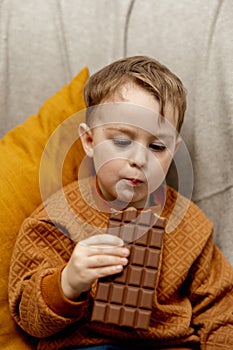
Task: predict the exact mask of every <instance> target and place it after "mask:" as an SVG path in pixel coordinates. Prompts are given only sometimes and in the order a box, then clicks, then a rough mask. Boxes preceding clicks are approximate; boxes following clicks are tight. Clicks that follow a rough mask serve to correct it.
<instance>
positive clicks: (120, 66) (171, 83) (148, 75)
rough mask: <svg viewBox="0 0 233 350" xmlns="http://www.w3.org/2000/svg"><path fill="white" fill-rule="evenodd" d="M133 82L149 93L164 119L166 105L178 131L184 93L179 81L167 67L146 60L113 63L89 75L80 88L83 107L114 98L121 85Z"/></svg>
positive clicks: (143, 57) (131, 59)
mask: <svg viewBox="0 0 233 350" xmlns="http://www.w3.org/2000/svg"><path fill="white" fill-rule="evenodd" d="M129 81H133V82H134V83H136V84H137V85H139V86H141V87H143V88H144V89H145V90H146V91H148V92H149V93H151V94H152V95H153V96H154V97H155V99H156V100H157V101H158V102H159V104H160V114H161V115H163V116H164V110H165V108H166V105H167V103H170V104H171V105H172V106H173V107H174V110H175V109H177V111H178V123H177V130H178V131H180V129H181V126H182V123H183V119H184V113H185V110H186V90H185V88H184V86H183V84H182V82H181V80H180V79H179V78H178V77H177V76H176V75H175V74H174V73H172V72H171V71H170V70H169V69H168V68H167V67H165V66H164V65H162V64H161V63H159V62H158V61H157V60H155V59H153V58H150V57H147V56H133V57H126V58H122V59H120V60H117V61H115V62H113V63H111V64H109V65H107V66H106V67H104V68H102V69H101V70H99V71H98V72H97V73H95V74H93V75H92V76H91V77H90V78H89V80H88V82H87V83H86V85H85V88H84V98H85V102H86V106H87V107H91V106H95V105H98V104H100V103H102V102H104V101H106V100H107V99H109V97H111V96H114V94H115V93H116V92H118V91H119V88H120V87H122V85H124V84H126V83H127V82H129Z"/></svg>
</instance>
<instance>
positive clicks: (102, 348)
mask: <svg viewBox="0 0 233 350" xmlns="http://www.w3.org/2000/svg"><path fill="white" fill-rule="evenodd" d="M72 350H130V348H127V347H124V346H118V345H108V344H105V345H93V346H85V347H81V348H73V349H72Z"/></svg>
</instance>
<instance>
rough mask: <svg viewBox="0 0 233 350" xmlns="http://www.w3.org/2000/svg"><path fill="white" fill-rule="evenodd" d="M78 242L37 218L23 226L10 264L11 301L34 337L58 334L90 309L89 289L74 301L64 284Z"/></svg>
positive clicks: (15, 315)
mask: <svg viewBox="0 0 233 350" xmlns="http://www.w3.org/2000/svg"><path fill="white" fill-rule="evenodd" d="M74 246H75V244H74V243H73V242H72V241H71V240H70V239H69V238H68V237H66V235H65V234H64V233H62V232H61V231H60V230H59V229H57V228H56V227H55V226H53V225H51V224H49V223H47V222H43V221H39V220H38V219H36V218H28V219H26V220H25V222H24V223H23V225H22V227H21V230H20V232H19V235H18V237H17V241H16V244H15V248H14V251H13V255H12V261H11V266H10V276H9V305H10V311H11V314H12V316H13V318H14V319H15V321H16V322H17V323H18V325H19V326H20V327H21V328H22V329H24V330H25V331H26V332H27V333H29V334H31V335H32V336H34V337H38V338H44V337H48V336H50V335H52V334H55V333H57V332H59V331H61V330H62V329H64V328H65V327H67V326H68V325H70V324H72V323H74V322H76V321H78V320H80V319H81V318H84V317H85V316H86V314H87V312H88V305H89V302H90V299H89V295H88V293H87V294H85V295H82V297H81V299H80V300H78V301H77V302H76V301H75V302H74V301H70V300H69V299H67V298H66V297H65V296H64V295H63V293H62V289H61V285H60V276H61V271H62V269H63V268H64V266H65V264H66V263H67V261H68V260H69V257H70V255H71V253H72V251H73V248H74Z"/></svg>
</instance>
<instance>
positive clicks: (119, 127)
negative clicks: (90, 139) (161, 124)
mask: <svg viewBox="0 0 233 350" xmlns="http://www.w3.org/2000/svg"><path fill="white" fill-rule="evenodd" d="M107 131H120V132H123V133H127V134H128V135H130V136H133V135H135V131H133V130H132V129H130V127H128V126H127V125H114V126H107ZM151 135H152V136H153V137H155V138H156V139H168V138H174V135H171V134H169V133H167V134H164V133H163V134H162V133H159V132H158V133H156V135H154V134H151Z"/></svg>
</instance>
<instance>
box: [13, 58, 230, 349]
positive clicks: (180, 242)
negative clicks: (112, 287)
mask: <svg viewBox="0 0 233 350" xmlns="http://www.w3.org/2000/svg"><path fill="white" fill-rule="evenodd" d="M84 93H85V101H86V104H87V107H88V109H87V113H86V116H87V119H86V123H83V124H81V125H80V127H79V133H80V137H81V140H82V144H83V148H84V150H85V152H86V154H87V156H88V157H90V158H92V159H93V163H94V168H95V172H96V174H95V176H91V177H90V178H87V179H82V180H80V181H78V182H74V183H72V184H70V185H68V186H67V187H66V188H64V189H63V190H61V191H59V192H58V193H56V194H55V195H53V196H52V197H51V198H50V199H48V201H47V202H46V203H44V204H43V205H41V206H40V207H39V208H38V209H37V210H36V211H35V212H34V213H33V214H32V215H31V217H30V218H28V219H27V220H25V222H24V223H23V226H22V228H21V231H20V233H19V236H18V239H17V242H16V246H15V249H14V252H13V256H12V264H11V270H10V282H9V302H10V309H11V312H12V315H13V317H14V319H15V320H16V322H17V323H18V324H19V325H20V326H21V327H22V328H23V329H24V330H25V331H26V332H28V333H29V334H31V335H32V336H34V337H37V338H39V343H38V349H83V348H85V349H89V348H90V349H134V348H139V349H141V348H146V349H165V348H166V349H181V348H182V349H199V348H200V349H207V350H208V349H209V350H212V349H224V350H226V349H232V346H233V335H232V329H233V306H232V305H233V292H232V286H233V270H232V268H231V266H230V265H229V264H228V263H227V262H226V260H225V259H224V257H223V256H222V254H221V253H220V252H219V250H218V249H217V247H216V246H215V245H214V243H213V229H212V224H211V223H210V222H209V220H208V219H207V218H206V217H205V215H204V214H203V213H202V212H201V211H200V210H199V209H198V208H197V207H196V206H195V205H194V204H193V203H191V202H189V201H188V200H187V199H185V198H183V197H180V196H178V194H177V193H176V192H175V191H174V190H172V189H171V188H168V187H166V186H164V185H163V183H162V182H163V180H164V178H165V176H166V174H167V171H168V169H169V165H170V163H171V160H172V156H173V155H174V153H175V151H176V149H177V148H178V147H179V142H180V140H179V136H178V133H179V131H180V128H181V126H182V122H183V117H184V113H185V108H186V94H185V90H184V87H183V85H182V83H181V81H180V80H179V79H178V78H177V77H176V76H175V75H174V74H173V73H172V72H170V70H168V69H167V68H166V67H164V66H163V65H161V64H160V63H159V62H157V61H155V60H153V59H150V58H148V57H144V56H136V57H130V58H125V59H122V60H119V61H116V62H114V63H112V64H111V65H109V66H107V67H105V68H103V69H102V70H100V71H99V72H97V73H96V74H94V75H93V76H92V77H91V78H90V79H89V81H88V83H87V85H86V87H85V91H84ZM64 197H65V201H66V203H67V204H66V205H65V206H64ZM178 198H179V210H178V212H177V208H176V201H178ZM128 207H135V208H137V209H138V210H143V209H144V208H149V207H150V208H154V210H155V211H156V212H157V213H158V214H159V215H161V216H163V217H165V218H166V219H167V222H168V224H167V228H168V226H169V225H170V229H166V232H170V233H166V234H165V237H164V246H163V253H162V257H161V263H160V269H159V276H158V283H157V286H156V288H155V294H154V301H153V308H152V315H151V321H150V327H149V329H148V330H146V331H145V330H140V329H133V328H125V327H121V326H114V325H109V324H102V323H98V322H92V321H91V311H92V305H93V294H94V291H95V282H96V280H97V279H98V278H100V277H103V276H108V275H112V274H115V273H119V272H121V271H122V270H123V269H124V267H125V266H126V265H127V263H128V256H129V254H130V252H129V250H128V249H127V248H126V247H124V246H122V245H119V246H114V244H115V243H116V242H115V240H116V237H111V236H110V242H102V243H106V244H110V248H108V249H102V248H98V247H90V246H88V245H87V244H85V242H86V240H85V239H86V238H87V237H88V236H92V235H95V234H96V233H101V234H102V233H104V232H105V229H106V227H107V225H108V219H109V216H110V213H111V211H112V210H124V209H125V208H128ZM184 208H185V210H184ZM181 212H182V215H181ZM174 213H175V214H174ZM74 214H75V215H74ZM177 218H178V219H177ZM98 237H102V238H103V237H105V236H98ZM103 240H104V238H103ZM28 242H29V244H30V247H31V248H30V249H29V250H27V251H25V249H24V246H25V243H26V244H27V246H28ZM83 243H84V244H83ZM118 243H123V242H118Z"/></svg>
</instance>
